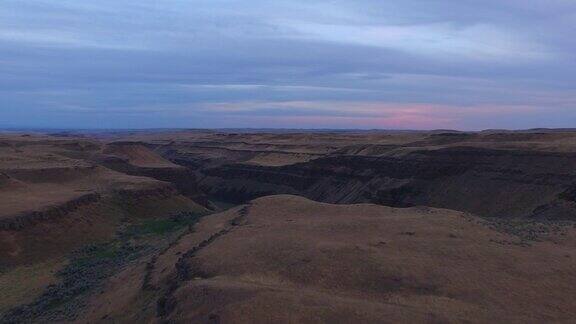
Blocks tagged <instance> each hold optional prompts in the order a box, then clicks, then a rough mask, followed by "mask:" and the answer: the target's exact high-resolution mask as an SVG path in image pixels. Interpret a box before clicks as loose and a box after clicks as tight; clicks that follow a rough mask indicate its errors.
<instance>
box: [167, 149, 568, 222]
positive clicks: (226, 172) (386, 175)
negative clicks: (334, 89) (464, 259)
mask: <svg viewBox="0 0 576 324" xmlns="http://www.w3.org/2000/svg"><path fill="white" fill-rule="evenodd" d="M365 149H366V148H365ZM166 152H167V154H166V155H165V157H167V158H169V159H171V160H172V161H173V162H175V163H179V164H181V165H185V166H187V167H189V168H191V169H193V170H195V171H196V174H197V175H198V181H199V184H200V188H201V189H202V190H203V191H204V192H206V193H207V194H208V195H210V196H215V197H217V198H218V199H222V200H228V201H231V202H243V201H247V200H250V199H254V198H256V197H261V196H265V195H270V194H297V195H302V196H305V197H307V198H310V199H314V200H317V201H323V202H330V203H362V202H370V203H377V204H382V205H388V206H393V207H409V206H415V205H425V206H432V207H440V208H449V209H456V210H461V211H467V212H472V213H475V214H479V215H482V216H490V217H504V218H508V217H540V218H555V219H571V218H574V215H576V201H575V199H574V197H575V196H576V195H574V194H573V193H574V189H573V188H574V187H575V185H574V184H576V170H574V169H573V165H574V164H576V154H575V153H559V152H540V151H521V150H496V149H485V148H478V147H449V148H441V149H436V150H424V149H418V150H412V151H411V152H409V153H403V154H398V155H392V154H390V155H384V156H362V155H341V154H329V155H327V156H326V157H323V158H319V159H315V160H311V161H309V162H305V163H297V164H292V165H287V166H278V167H271V166H259V165H250V164H241V163H229V164H226V163H218V164H215V165H214V164H209V163H205V164H204V165H203V163H202V161H199V160H198V159H193V160H188V159H187V156H186V155H178V154H175V152H174V151H169V150H167V151H166Z"/></svg>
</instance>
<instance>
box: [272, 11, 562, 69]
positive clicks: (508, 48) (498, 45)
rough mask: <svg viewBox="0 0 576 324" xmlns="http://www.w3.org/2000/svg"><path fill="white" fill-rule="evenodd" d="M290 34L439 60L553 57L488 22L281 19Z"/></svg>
mask: <svg viewBox="0 0 576 324" xmlns="http://www.w3.org/2000/svg"><path fill="white" fill-rule="evenodd" d="M278 25H279V26H284V27H285V28H287V29H290V30H293V31H294V32H295V33H296V34H292V35H290V36H289V37H295V38H304V39H312V40H321V41H329V42H341V43H349V44H357V45H365V46H375V47H383V48H389V49H396V50H399V51H402V52H406V53H409V54H412V55H422V56H433V57H434V58H436V59H440V60H453V59H455V58H456V59H461V60H475V61H476V60H479V61H496V62H498V61H500V62H502V61H504V62H511V61H512V62H514V63H518V62H526V61H534V60H553V59H555V58H556V56H555V55H554V53H552V51H549V50H547V49H546V48H545V47H544V46H542V45H540V44H537V43H536V42H533V41H531V40H529V39H527V37H524V36H522V35H515V34H513V33H511V32H508V31H506V30H503V29H501V28H498V27H496V26H492V25H488V24H478V25H471V26H459V25H456V24H452V23H434V24H423V25H379V26H371V25H368V26H363V25H331V24H317V23H307V22H300V21H280V22H278Z"/></svg>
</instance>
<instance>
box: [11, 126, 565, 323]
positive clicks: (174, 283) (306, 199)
mask: <svg viewBox="0 0 576 324" xmlns="http://www.w3.org/2000/svg"><path fill="white" fill-rule="evenodd" d="M574 165H576V131H573V130H570V129H565V130H550V129H535V130H527V131H514V132H512V131H504V130H490V131H483V132H456V131H448V130H438V131H429V132H424V131H422V132H416V131H396V132H392V131H306V132H304V131H290V130H284V131H270V130H157V131H115V132H112V131H109V132H94V131H93V132H87V131H86V132H82V131H66V132H27V133H24V132H10V133H8V132H5V133H0V288H1V289H0V323H22V322H26V323H27V322H34V323H47V322H54V323H56V322H57V323H61V322H75V323H143V322H145V323H464V322H466V323H544V322H546V323H548V322H553V323H572V322H574V320H575V318H576V298H574V297H576V295H575V293H574V292H573V289H572V287H573V286H574V285H576V262H575V261H574V260H575V259H576V252H575V251H576V168H574Z"/></svg>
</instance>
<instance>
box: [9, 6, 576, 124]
mask: <svg viewBox="0 0 576 324" xmlns="http://www.w3.org/2000/svg"><path fill="white" fill-rule="evenodd" d="M575 34H576V1H572V0H546V1H542V0H506V1H502V0H484V1H471V0H461V1H453V0H436V1H424V0H420V1H416V0H402V1H397V0H390V1H368V0H355V1H351V0H347V1H342V0H332V1H327V0H306V1H301V0H290V1H284V0H275V1H263V0H244V1H232V0H188V1H183V0H165V1H152V0H138V1H133V0H125V1H111V0H100V1H94V0H85V1H77V0H58V1H55V0H3V1H2V3H1V4H0V127H54V128H61V127H72V128H155V127H190V128H197V127H210V128H212V127H288V128H404V129H406V128H410V129H430V128H456V129H464V130H475V129H486V128H513V129H517V128H532V127H576V91H575V90H576V89H575V88H576V82H575V81H576V38H574V37H573V35H575Z"/></svg>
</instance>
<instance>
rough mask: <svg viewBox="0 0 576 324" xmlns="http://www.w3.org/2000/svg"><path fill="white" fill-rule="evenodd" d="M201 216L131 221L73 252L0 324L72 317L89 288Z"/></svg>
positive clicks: (2, 317)
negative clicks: (103, 239) (105, 239)
mask: <svg viewBox="0 0 576 324" xmlns="http://www.w3.org/2000/svg"><path fill="white" fill-rule="evenodd" d="M201 216H202V215H199V214H195V213H180V214H177V215H173V216H171V217H169V218H165V219H148V220H144V221H141V222H139V223H137V224H130V225H128V226H126V227H125V228H123V229H121V230H120V231H119V232H118V235H117V239H115V240H112V241H110V242H107V243H102V244H93V245H89V246H85V247H84V248H82V249H80V250H78V251H76V252H74V253H73V254H72V255H71V256H70V257H69V262H68V264H67V265H66V266H65V267H64V268H63V269H62V270H60V271H59V272H58V273H57V274H56V277H57V278H58V279H60V280H59V282H58V283H56V284H51V285H49V286H48V287H47V288H46V289H45V290H44V292H43V293H42V294H41V295H40V296H39V297H38V298H37V299H36V300H35V301H34V302H32V303H31V304H28V305H21V306H18V307H15V308H13V309H11V310H9V311H7V312H6V313H4V314H2V315H0V323H22V322H27V323H28V322H62V321H70V320H74V319H75V318H76V316H77V315H78V313H79V311H80V310H81V309H82V307H83V306H84V305H85V302H86V298H87V297H88V296H89V293H90V292H91V291H94V290H96V288H98V287H101V285H102V283H103V282H104V280H105V279H106V278H108V277H110V276H112V275H113V274H115V273H117V272H118V271H119V270H120V269H122V268H123V267H124V266H126V265H127V264H129V263H130V262H133V261H135V260H137V259H139V258H141V257H143V256H146V255H150V254H153V253H154V252H157V251H160V250H162V249H163V248H165V247H166V246H168V245H169V244H171V243H172V242H174V241H175V240H177V239H178V237H180V235H181V234H182V233H184V232H185V231H188V230H191V228H192V225H193V224H195V223H196V222H197V221H198V220H199V219H200V218H201Z"/></svg>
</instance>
